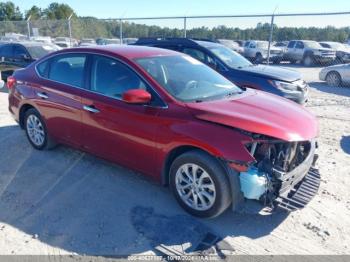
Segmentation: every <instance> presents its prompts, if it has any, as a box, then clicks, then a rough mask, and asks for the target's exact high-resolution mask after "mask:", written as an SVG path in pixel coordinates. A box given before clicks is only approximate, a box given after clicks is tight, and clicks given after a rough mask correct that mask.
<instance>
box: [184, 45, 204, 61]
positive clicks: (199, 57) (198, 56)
mask: <svg viewBox="0 0 350 262" xmlns="http://www.w3.org/2000/svg"><path fill="white" fill-rule="evenodd" d="M182 52H183V53H185V54H187V55H189V56H192V57H193V58H195V59H197V60H199V61H201V62H202V63H207V61H206V55H205V54H204V53H203V52H202V51H199V50H197V49H194V48H184V49H183V51H182Z"/></svg>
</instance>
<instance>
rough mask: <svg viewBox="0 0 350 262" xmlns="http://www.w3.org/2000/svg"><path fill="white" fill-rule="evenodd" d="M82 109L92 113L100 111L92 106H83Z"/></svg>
mask: <svg viewBox="0 0 350 262" xmlns="http://www.w3.org/2000/svg"><path fill="white" fill-rule="evenodd" d="M83 109H84V110H86V111H88V112H90V113H94V114H96V113H99V112H100V110H98V109H96V108H95V107H94V106H83Z"/></svg>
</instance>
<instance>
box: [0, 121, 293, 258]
mask: <svg viewBox="0 0 350 262" xmlns="http://www.w3.org/2000/svg"><path fill="white" fill-rule="evenodd" d="M0 145H1V146H0V210H1V212H0V221H1V222H2V223H6V224H8V225H11V226H13V227H15V228H17V229H19V230H21V231H23V232H25V233H26V234H29V235H32V236H36V237H35V238H37V239H38V240H39V241H41V242H44V243H46V244H48V245H50V246H55V247H58V248H61V249H64V250H67V251H70V252H75V253H78V254H87V255H103V256H114V255H128V254H135V253H140V252H146V251H150V250H152V251H154V250H155V248H156V246H158V245H160V244H164V245H167V246H180V247H181V248H182V249H183V250H185V251H186V252H187V251H193V250H194V248H195V247H196V246H197V244H198V243H199V242H200V241H201V240H202V239H203V237H205V236H206V235H207V234H208V232H211V233H213V234H215V235H217V236H219V237H220V238H221V239H223V238H225V237H227V236H229V237H236V236H246V237H248V238H252V239H255V238H260V237H263V236H265V235H268V234H270V232H271V231H273V230H274V229H275V228H276V227H278V226H279V224H280V223H281V222H282V221H283V220H284V219H285V218H286V217H287V214H286V213H282V212H276V213H275V214H272V215H268V216H261V215H251V214H236V215H235V214H234V213H233V212H231V211H227V212H225V213H224V214H223V215H222V216H220V217H218V218H215V219H211V220H205V219H196V218H194V217H191V216H189V215H187V214H186V213H185V212H184V211H183V210H182V209H181V208H180V207H179V206H178V205H177V204H176V202H175V200H174V199H173V197H172V195H171V193H170V192H169V191H168V189H167V188H163V187H161V186H159V185H158V184H156V183H154V182H152V181H149V180H148V179H146V178H145V177H143V176H141V175H138V174H136V173H134V172H132V171H130V170H127V169H124V168H122V167H119V166H117V165H113V164H111V163H109V162H107V161H104V160H101V159H98V158H96V157H93V156H91V155H89V154H86V153H83V152H80V151H77V150H73V149H71V148H68V147H64V146H59V147H57V148H56V149H54V150H50V151H37V150H33V149H32V148H31V146H30V145H29V143H28V142H27V140H26V137H25V134H24V132H23V131H22V130H20V129H19V128H18V126H16V125H14V126H5V127H0ZM232 248H233V249H237V247H232ZM238 249H239V248H238Z"/></svg>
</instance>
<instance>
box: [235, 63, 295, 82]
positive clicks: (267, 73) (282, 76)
mask: <svg viewBox="0 0 350 262" xmlns="http://www.w3.org/2000/svg"><path fill="white" fill-rule="evenodd" d="M240 70H241V71H244V72H247V73H251V74H253V75H255V76H260V77H261V76H263V77H264V78H269V79H274V80H281V81H286V82H293V81H296V80H299V79H301V74H300V73H299V72H297V71H294V70H290V69H287V68H283V67H275V66H266V65H253V66H248V67H244V68H242V69H240Z"/></svg>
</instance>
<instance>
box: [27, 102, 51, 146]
mask: <svg viewBox="0 0 350 262" xmlns="http://www.w3.org/2000/svg"><path fill="white" fill-rule="evenodd" d="M24 128H25V132H26V135H27V138H28V140H29V143H30V144H31V145H32V146H33V147H34V148H35V149H37V150H44V149H51V148H54V147H55V146H56V143H55V142H54V140H53V139H52V138H50V136H49V134H48V132H47V128H46V125H45V122H44V121H43V118H42V117H41V115H40V113H39V112H38V111H37V110H36V109H34V108H30V109H28V110H27V111H26V112H25V115H24Z"/></svg>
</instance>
